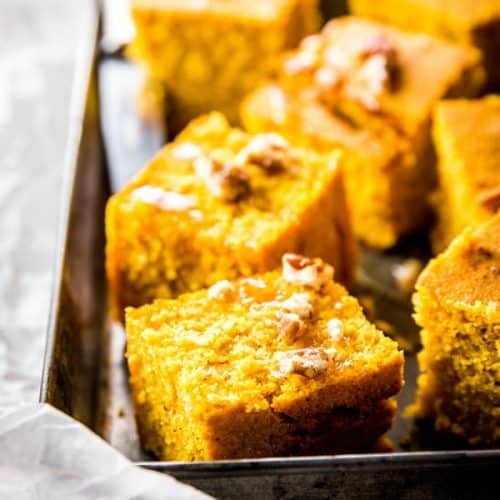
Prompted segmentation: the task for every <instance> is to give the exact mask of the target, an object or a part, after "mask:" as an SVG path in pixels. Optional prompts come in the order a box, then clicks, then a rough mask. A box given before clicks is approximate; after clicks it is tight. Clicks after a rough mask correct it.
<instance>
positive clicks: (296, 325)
mask: <svg viewBox="0 0 500 500" xmlns="http://www.w3.org/2000/svg"><path fill="white" fill-rule="evenodd" d="M303 328H304V322H303V321H302V320H301V319H300V316H299V315H298V314H295V313H280V314H279V321H278V329H279V331H280V333H281V335H282V336H283V337H285V338H286V339H288V340H289V341H291V342H293V341H294V340H295V339H296V337H297V336H298V335H299V334H300V333H301V332H302V330H303Z"/></svg>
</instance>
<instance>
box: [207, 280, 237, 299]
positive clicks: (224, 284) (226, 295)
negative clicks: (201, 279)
mask: <svg viewBox="0 0 500 500" xmlns="http://www.w3.org/2000/svg"><path fill="white" fill-rule="evenodd" d="M235 294H236V287H235V286H234V285H233V284H232V283H231V282H230V281H228V280H222V281H218V282H217V283H214V284H213V285H212V286H211V287H210V288H209V289H208V298H210V299H217V300H223V301H229V300H232V299H234V297H235Z"/></svg>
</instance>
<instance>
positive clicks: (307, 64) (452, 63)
mask: <svg viewBox="0 0 500 500" xmlns="http://www.w3.org/2000/svg"><path fill="white" fill-rule="evenodd" d="M442 61H446V64H442ZM483 78H484V75H483V70H482V68H481V66H480V54H479V52H478V51H477V50H475V49H471V48H465V47H460V46H458V45H454V44H451V43H446V42H443V41H440V40H437V39H433V38H430V37H428V36H422V35H418V36H417V35H414V34H408V33H404V32H402V31H399V30H397V29H394V28H391V27H389V26H386V25H383V24H379V23H375V22H371V21H366V20H363V19H359V18H354V17H343V18H339V19H335V20H333V21H331V22H330V23H328V24H327V25H326V26H325V28H324V29H323V31H322V32H321V34H318V35H312V36H309V37H307V38H305V39H304V40H303V41H302V43H301V45H300V46H299V48H298V49H297V50H296V51H293V52H292V53H290V54H289V55H288V56H287V57H285V59H284V62H283V63H282V64H281V66H280V67H279V69H278V71H277V76H276V78H275V79H274V81H272V82H270V83H267V84H263V85H261V86H260V87H258V88H257V89H256V90H255V91H254V92H253V93H251V94H250V95H249V96H247V98H246V99H245V101H244V103H243V105H242V110H241V117H242V118H241V119H242V123H243V124H244V126H245V127H246V128H247V129H248V130H249V131H251V132H261V131H263V130H277V131H279V132H280V133H283V134H285V135H287V136H288V137H293V139H294V140H300V139H297V136H298V137H299V138H300V137H301V136H302V137H305V138H306V142H308V143H311V142H312V143H318V142H319V143H321V144H322V145H323V146H328V145H330V147H332V146H334V147H336V146H342V147H346V148H347V149H348V150H350V151H351V152H352V153H354V154H352V155H351V158H352V161H351V162H350V168H349V169H348V175H347V192H348V199H349V201H350V204H351V209H352V213H353V219H354V228H355V231H356V232H357V234H358V236H359V237H360V238H362V239H363V240H364V241H365V242H367V243H369V244H370V245H372V246H374V247H377V248H388V247H390V246H392V245H394V244H395V243H396V242H397V241H398V240H399V239H400V238H401V237H402V236H404V235H406V234H408V233H411V232H412V231H414V230H415V229H417V228H419V227H421V226H423V225H424V224H425V223H426V222H427V216H428V214H429V212H430V207H429V206H428V203H427V197H428V194H429V193H430V191H431V190H432V188H433V186H434V184H435V166H434V156H433V151H432V145H431V141H430V120H431V112H432V108H433V106H434V104H435V103H436V102H437V101H438V100H439V99H440V98H442V97H444V96H451V95H463V96H470V95H474V94H475V93H476V92H477V91H478V90H479V89H480V87H481V84H482V81H483ZM318 120H319V122H318Z"/></svg>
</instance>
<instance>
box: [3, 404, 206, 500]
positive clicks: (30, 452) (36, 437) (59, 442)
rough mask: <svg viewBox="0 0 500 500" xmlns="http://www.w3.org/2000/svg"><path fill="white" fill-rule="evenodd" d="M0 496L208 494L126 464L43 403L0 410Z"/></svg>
mask: <svg viewBox="0 0 500 500" xmlns="http://www.w3.org/2000/svg"><path fill="white" fill-rule="evenodd" d="M0 498H5V499H16V500H32V499H33V500H35V499H36V500H46V499H47V500H52V499H67V498H71V499H80V498H81V499H110V500H111V499H115V498H116V499H122V500H126V499H151V500H156V499H158V500H160V499H179V500H198V499H200V500H202V499H208V498H210V497H209V496H207V495H205V494H203V493H200V492H198V491H197V490H195V489H194V488H192V487H190V486H187V485H184V484H181V483H179V482H178V481H176V480H175V479H173V478H171V477H169V476H166V475H163V474H159V473H156V472H151V471H147V470H145V469H141V468H140V467H136V466H134V465H132V464H131V463H130V462H129V461H128V460H127V459H126V458H124V457H123V456H122V455H121V454H120V453H118V452H117V451H115V450H114V449H113V448H111V447H110V446H109V445H108V444H107V443H105V442H104V441H103V440H101V439H100V438H99V437H98V436H96V435H95V434H93V433H92V432H91V431H89V430H88V429H87V428H85V427H84V426H83V425H81V424H79V423H78V422H76V421H75V420H73V419H71V418H70V417H68V416H67V415H65V414H64V413H61V412H60V411H58V410H56V409H54V408H52V407H51V406H49V405H45V404H34V405H23V406H20V407H17V408H14V409H5V408H4V409H3V411H2V414H0Z"/></svg>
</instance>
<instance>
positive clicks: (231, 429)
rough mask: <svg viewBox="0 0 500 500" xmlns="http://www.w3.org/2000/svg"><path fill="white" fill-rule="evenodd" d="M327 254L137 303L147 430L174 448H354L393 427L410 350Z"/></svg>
mask: <svg viewBox="0 0 500 500" xmlns="http://www.w3.org/2000/svg"><path fill="white" fill-rule="evenodd" d="M332 278H333V269H332V268H331V267H330V266H329V265H327V264H325V263H324V262H322V261H321V260H319V259H308V258H305V257H303V256H300V255H296V254H286V255H285V256H284V257H283V265H282V269H281V270H277V271H272V272H269V273H266V274H261V275H254V276H251V277H248V278H242V279H240V280H238V281H227V280H224V281H220V282H217V283H215V284H214V285H213V286H212V287H210V288H209V289H208V290H202V291H198V292H194V293H190V294H184V295H181V296H179V297H178V298H177V299H170V300H168V299H167V300H165V299H162V300H157V301H155V302H154V303H153V304H150V305H145V306H143V307H141V308H138V309H134V308H128V309H127V311H126V330H127V359H128V365H129V369H130V384H131V388H132V394H133V399H134V405H135V411H136V417H137V421H138V428H139V432H140V436H141V442H142V445H143V447H144V448H145V449H147V450H150V451H152V452H153V453H154V454H155V455H156V456H157V457H159V458H161V459H164V460H188V461H191V460H214V459H229V458H251V457H270V456H289V455H305V454H324V453H335V452H349V451H351V452H353V451H359V450H365V449H368V448H370V447H371V446H372V445H373V444H374V443H375V442H376V441H377V440H378V439H379V437H380V436H381V435H382V434H383V433H384V432H385V431H386V430H387V429H388V428H389V427H390V425H391V422H392V418H393V416H394V413H395V408H396V404H395V401H394V400H392V399H390V398H391V397H392V396H394V395H395V394H396V393H397V392H398V391H399V390H400V389H401V387H402V384H403V380H402V368H403V355H402V353H401V352H400V351H399V350H398V347H397V344H396V343H395V342H394V341H393V340H391V339H389V338H388V337H385V336H384V335H383V334H382V333H381V332H380V331H379V330H377V329H376V328H375V326H373V325H372V324H370V323H368V321H367V320H366V319H365V317H364V315H363V313H362V311H361V308H360V306H359V304H358V302H357V300H356V299H354V298H353V297H350V296H349V295H348V294H347V292H346V290H345V289H344V288H343V287H342V286H340V285H338V284H336V283H334V282H333V280H332Z"/></svg>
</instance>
